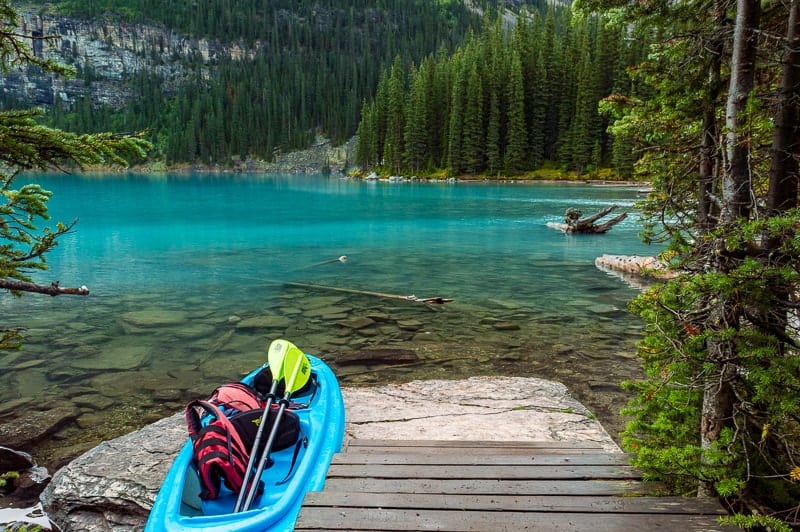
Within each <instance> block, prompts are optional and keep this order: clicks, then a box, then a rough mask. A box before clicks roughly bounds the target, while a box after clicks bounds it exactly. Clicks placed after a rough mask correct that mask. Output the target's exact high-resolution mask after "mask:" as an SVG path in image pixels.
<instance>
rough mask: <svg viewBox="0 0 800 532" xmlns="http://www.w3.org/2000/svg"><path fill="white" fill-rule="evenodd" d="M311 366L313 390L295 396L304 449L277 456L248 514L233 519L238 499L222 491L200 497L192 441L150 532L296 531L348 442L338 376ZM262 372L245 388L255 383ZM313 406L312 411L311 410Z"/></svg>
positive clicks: (318, 364) (161, 497) (160, 498)
mask: <svg viewBox="0 0 800 532" xmlns="http://www.w3.org/2000/svg"><path fill="white" fill-rule="evenodd" d="M307 356H308V360H309V362H310V364H311V382H312V386H309V387H307V388H305V389H303V390H301V391H299V392H297V394H296V395H295V394H293V395H292V396H291V400H292V403H299V404H300V405H301V407H300V408H297V409H293V410H292V411H293V412H294V413H295V414H297V416H298V417H299V418H300V428H301V432H302V436H301V437H303V438H305V439H306V440H307V442H306V441H305V440H304V444H303V445H296V446H291V447H289V448H286V449H283V450H280V451H273V452H271V453H270V455H269V457H270V463H271V465H270V466H269V467H267V468H265V469H264V471H263V473H262V475H261V480H262V481H263V483H264V484H263V485H264V490H263V492H262V493H261V494H259V495H257V496H256V497H255V499H254V500H253V503H252V505H251V507H250V509H249V510H248V511H245V512H240V513H231V512H232V511H233V506H234V504H235V503H236V499H237V495H238V494H237V493H234V492H233V491H230V490H228V489H227V488H225V487H224V486H223V487H222V488H221V492H220V494H219V496H218V497H217V498H216V499H214V500H204V499H201V498H200V497H199V493H200V483H199V478H198V476H197V472H196V471H195V468H194V466H193V465H192V442H191V441H187V442H186V444H185V445H184V446H183V447H182V448H181V451H180V452H179V453H178V456H177V457H176V458H175V461H174V462H173V464H172V467H171V468H170V470H169V472H168V473H167V476H166V478H165V479H164V483H163V484H162V485H161V489H160V490H159V492H158V495H157V496H156V500H155V503H154V504H153V509H152V510H151V511H150V516H149V517H148V519H147V524H146V525H145V532H164V531H169V532H173V531H175V532H179V531H199V530H202V531H207V532H211V531H219V532H223V531H225V532H228V531H236V530H241V531H244V530H253V531H256V530H257V531H283V530H286V531H291V530H293V529H294V523H295V520H296V519H297V514H298V513H299V512H300V507H301V506H302V503H303V498H304V497H305V494H306V492H308V491H320V490H321V489H322V486H323V484H324V482H325V477H326V475H327V472H328V466H329V465H330V463H331V459H332V458H333V455H334V454H335V453H337V452H339V451H340V450H341V448H342V441H343V439H344V420H345V413H344V400H343V399H342V393H341V390H340V389H339V383H338V381H337V379H336V376H335V375H334V373H333V371H331V369H330V368H329V367H328V366H327V365H326V364H325V363H324V362H323V361H322V360H320V359H319V358H316V357H314V356H311V355H307ZM261 369H262V368H258V369H256V370H255V371H253V372H252V373H250V374H249V375H247V376H246V377H245V378H244V379H242V382H245V383H247V384H251V385H252V383H253V379H254V377H255V375H256V374H257V373H258V372H259V371H260V370H261ZM306 405H307V406H306Z"/></svg>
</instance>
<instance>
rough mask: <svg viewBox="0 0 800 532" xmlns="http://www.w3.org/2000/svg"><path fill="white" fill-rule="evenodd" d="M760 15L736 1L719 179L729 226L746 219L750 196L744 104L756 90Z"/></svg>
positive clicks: (753, 0)
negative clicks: (723, 163) (724, 159)
mask: <svg viewBox="0 0 800 532" xmlns="http://www.w3.org/2000/svg"><path fill="white" fill-rule="evenodd" d="M760 15H761V8H760V3H759V0H737V2H736V26H735V28H734V32H733V53H732V57H731V81H730V87H729V89H728V104H727V106H726V110H725V126H726V129H727V131H728V133H727V136H726V139H725V142H726V152H727V159H728V160H727V165H726V172H725V173H724V175H723V178H722V221H723V223H727V222H731V221H733V220H735V219H736V218H739V217H745V218H747V217H749V215H750V211H751V209H752V199H751V198H752V194H751V182H750V165H749V151H750V150H749V148H750V146H749V140H750V139H749V136H748V135H747V131H746V129H747V128H746V126H747V120H746V118H747V103H748V99H749V98H750V94H751V93H752V91H753V88H754V86H755V66H756V52H757V51H758V24H759V19H760Z"/></svg>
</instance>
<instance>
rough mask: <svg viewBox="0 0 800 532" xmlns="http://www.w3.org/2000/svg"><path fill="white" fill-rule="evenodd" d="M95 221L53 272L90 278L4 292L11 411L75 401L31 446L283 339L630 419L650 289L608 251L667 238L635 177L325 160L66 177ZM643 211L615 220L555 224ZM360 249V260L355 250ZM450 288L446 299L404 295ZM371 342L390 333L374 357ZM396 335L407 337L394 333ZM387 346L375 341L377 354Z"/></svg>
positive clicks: (254, 358) (643, 250) (92, 433)
mask: <svg viewBox="0 0 800 532" xmlns="http://www.w3.org/2000/svg"><path fill="white" fill-rule="evenodd" d="M36 181H37V182H39V183H41V184H42V185H43V186H44V187H45V188H47V189H49V190H52V191H53V192H54V194H55V195H54V197H53V199H52V201H51V204H50V212H51V214H52V216H53V220H54V221H55V220H63V221H70V220H72V219H73V218H75V217H78V218H79V220H80V221H79V223H78V225H77V227H76V231H75V232H74V233H72V234H69V235H67V236H66V237H65V238H64V239H63V240H62V243H61V245H60V246H59V247H58V248H57V249H56V250H55V251H54V252H53V253H52V254H51V255H50V256H49V259H48V262H49V263H50V266H51V269H50V270H49V271H48V272H43V273H37V274H36V280H37V282H40V283H49V282H51V281H55V280H58V281H60V283H61V285H62V286H80V285H86V286H88V287H89V288H90V290H91V291H92V292H91V295H89V296H88V297H71V296H62V297H57V298H50V297H46V296H38V295H34V294H26V295H25V296H24V297H23V298H22V299H16V298H13V297H11V296H10V294H7V293H3V294H0V312H2V315H3V317H4V319H3V325H4V326H10V327H17V326H19V327H25V328H26V331H25V335H26V341H25V345H24V348H23V349H22V350H21V351H18V352H12V353H3V354H0V405H2V406H0V423H3V424H5V423H18V422H19V418H20V417H25V416H30V415H31V414H32V413H35V412H37V411H40V410H47V409H59V415H60V416H62V417H59V418H58V419H62V420H63V421H64V423H63V424H62V426H58V427H55V432H54V433H52V434H47V435H41V437H40V438H38V440H39V442H38V443H37V444H36V445H31V446H30V447H29V448H28V449H27V450H28V451H30V452H32V453H33V454H34V456H35V458H36V459H37V460H38V461H39V462H40V463H43V464H45V465H48V466H50V467H56V466H57V465H59V464H62V463H64V461H66V460H68V459H71V458H72V457H74V456H75V455H77V454H79V453H80V452H83V451H84V450H86V449H88V448H90V447H92V446H94V445H96V444H97V443H98V442H99V441H101V440H104V439H109V438H112V437H115V436H118V435H121V434H123V433H126V432H129V431H131V430H134V429H136V428H139V427H141V426H143V425H145V424H147V423H149V422H152V421H154V420H156V419H159V418H161V417H164V416H166V415H170V414H172V413H175V412H176V411H179V410H181V409H182V408H183V405H184V404H185V402H186V401H187V400H188V399H190V398H193V397H197V396H204V395H207V394H208V393H209V392H210V391H211V390H212V389H213V388H214V387H215V386H217V385H218V384H220V383H222V382H224V381H227V380H233V379H236V378H238V377H239V376H240V375H241V374H243V373H244V372H246V371H249V370H250V369H252V368H254V367H256V366H257V365H260V364H262V363H263V362H264V361H265V353H266V346H267V345H268V344H269V342H270V341H271V340H273V339H274V338H279V337H282V338H286V339H289V340H291V341H292V342H294V343H295V344H297V345H298V346H299V347H301V348H302V349H303V350H305V351H306V352H308V353H313V354H316V355H318V356H320V357H322V358H324V359H326V360H327V361H329V362H330V363H331V366H332V367H333V368H334V370H335V371H336V373H337V375H338V376H339V377H340V379H341V381H342V383H343V384H345V385H356V384H378V383H387V382H398V381H407V380H412V379H434V378H435V379H448V378H461V377H467V376H470V375H515V376H537V377H543V378H549V379H554V380H559V381H561V382H563V383H564V384H566V385H567V386H568V387H569V388H570V390H571V391H572V393H573V395H574V396H575V397H576V398H577V399H579V400H580V401H581V402H583V403H584V404H585V405H586V406H587V407H589V408H590V409H591V410H592V411H593V412H595V413H596V414H597V416H598V418H599V419H600V421H601V422H603V424H604V425H605V426H606V428H608V429H609V432H611V433H612V436H615V437H616V432H617V431H618V430H620V429H621V428H622V423H623V420H622V419H621V418H620V416H619V415H618V411H619V408H620V407H622V406H623V405H624V403H625V400H626V398H627V395H626V393H625V392H623V391H622V389H621V388H620V387H619V383H620V382H621V381H622V380H624V379H628V378H631V377H638V376H640V374H641V369H640V365H639V363H638V361H637V360H636V358H635V356H634V347H635V342H636V341H637V340H638V339H639V338H640V335H641V323H640V321H639V320H638V318H637V317H636V316H631V315H629V314H628V313H627V312H626V310H625V309H626V305H627V303H628V301H630V300H631V299H632V298H633V297H635V295H636V294H637V291H636V290H635V289H634V288H631V287H629V286H628V285H626V284H625V283H624V282H622V281H621V280H620V279H618V278H616V277H613V276H610V275H608V274H606V273H604V272H602V271H600V270H598V269H597V268H596V267H595V266H594V259H595V257H597V256H599V255H602V254H604V253H610V254H626V255H632V254H639V255H643V254H648V255H649V254H653V253H655V252H656V251H657V250H654V249H653V248H650V247H647V246H644V245H643V244H641V243H640V242H639V240H638V236H637V232H638V231H639V225H638V220H637V217H636V216H635V214H634V212H633V203H634V202H635V200H636V199H637V190H636V189H635V188H634V187H627V188H626V187H598V186H582V185H581V186H579V185H552V184H535V185H532V184H496V183H495V184H487V183H455V184H445V183H364V182H358V181H350V180H343V179H337V178H326V177H323V176H224V177H219V176H214V177H211V176H135V175H109V176H102V177H97V176H93V177H81V176H47V177H42V178H37V179H36ZM610 204H617V205H619V206H620V210H623V209H624V210H627V211H629V212H631V216H629V217H628V218H627V219H626V220H625V221H624V222H622V223H621V224H619V225H617V226H615V227H614V229H612V230H611V231H610V232H609V233H607V234H605V235H564V234H562V233H560V232H558V231H555V230H553V229H549V228H547V227H546V226H545V224H546V223H547V222H549V221H561V219H562V218H563V215H564V211H565V210H566V209H567V208H568V207H577V208H579V209H581V210H583V212H584V213H585V214H587V215H588V214H592V213H594V212H596V211H598V210H600V209H602V208H604V207H606V206H608V205H610ZM341 256H346V257H347V260H345V261H340V260H336V259H338V258H339V257H341ZM409 295H414V296H416V297H419V298H426V297H443V298H448V299H452V301H451V302H448V303H446V304H425V303H421V302H415V301H410V300H408V299H405V297H406V296H409ZM374 350H381V351H379V352H378V353H377V354H376V353H375V352H374ZM389 350H392V351H389ZM370 353H371V356H373V357H374V356H378V358H379V360H378V361H375V360H372V361H370V360H369V359H366V360H364V359H363V358H360V357H362V356H366V355H367V354H370Z"/></svg>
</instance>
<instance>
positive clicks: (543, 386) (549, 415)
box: [0, 377, 621, 532]
mask: <svg viewBox="0 0 800 532" xmlns="http://www.w3.org/2000/svg"><path fill="white" fill-rule="evenodd" d="M342 392H343V395H344V398H345V405H346V409H347V425H346V436H345V437H346V438H368V439H373V438H378V439H389V440H391V439H424V440H495V441H497V440H499V441H511V440H517V441H564V442H586V441H591V442H595V443H597V444H598V445H600V446H602V447H603V448H604V449H606V450H607V451H609V452H621V451H620V449H619V447H618V446H617V445H616V444H615V443H614V440H613V439H612V438H611V436H610V435H609V434H608V432H607V431H606V430H605V428H604V427H603V426H602V425H601V424H600V423H599V422H598V421H597V420H596V419H595V417H594V416H593V415H592V414H591V412H589V411H588V410H587V409H586V408H585V407H584V406H583V405H582V404H581V403H580V402H578V401H577V400H575V399H574V398H572V396H571V395H570V393H569V391H568V390H567V388H566V387H565V386H564V385H563V384H561V383H558V382H553V381H547V380H544V379H537V378H527V377H471V378H469V379H463V380H453V381H443V380H429V381H412V382H409V383H405V384H392V385H385V386H378V387H368V388H367V387H347V388H343V390H342ZM186 437H187V433H186V427H185V424H184V420H183V413H182V412H178V413H176V414H175V415H173V416H171V417H168V418H165V419H162V420H160V421H157V422H156V423H153V424H151V425H148V426H146V427H144V428H142V429H141V430H138V431H136V432H133V433H131V434H127V435H125V436H121V437H119V438H116V439H113V440H110V441H107V442H104V443H102V444H101V445H99V446H97V447H95V448H93V449H91V450H90V451H88V452H86V453H84V454H83V455H81V456H80V457H78V458H77V459H75V460H73V461H72V462H70V463H69V464H68V465H67V466H65V467H63V468H61V469H59V470H58V471H57V472H56V473H55V474H54V475H53V478H52V480H51V481H50V482H49V484H48V485H47V487H46V488H45V489H44V491H43V492H42V494H41V496H40V499H41V503H40V504H38V505H36V506H35V507H34V508H29V509H27V510H22V509H19V510H17V511H16V512H14V513H13V514H6V515H7V516H8V515H13V516H15V518H18V519H22V518H24V516H25V514H31V516H32V517H31V518H30V519H31V520H29V521H28V522H31V523H32V522H33V521H32V519H37V520H38V521H36V523H39V524H41V520H42V514H43V513H44V514H46V516H47V517H48V518H49V519H50V520H51V521H52V522H53V523H54V525H55V526H54V527H53V528H52V529H56V530H62V531H65V532H67V531H78V530H100V531H115V532H120V531H138V530H142V528H143V527H144V523H145V521H146V520H147V515H148V513H149V510H150V508H151V506H152V504H153V501H154V500H155V496H156V493H157V492H158V489H159V487H160V485H161V481H162V480H163V478H164V476H165V475H166V472H167V470H168V469H169V466H170V465H171V463H172V460H173V459H174V457H175V455H176V454H177V452H178V450H179V449H180V447H181V446H182V445H183V444H184V442H185V441H186ZM2 519H3V514H0V522H2ZM26 520H27V519H26ZM5 524H6V525H8V523H5ZM56 527H57V528H56Z"/></svg>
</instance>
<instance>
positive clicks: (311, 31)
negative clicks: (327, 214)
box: [2, 0, 536, 165]
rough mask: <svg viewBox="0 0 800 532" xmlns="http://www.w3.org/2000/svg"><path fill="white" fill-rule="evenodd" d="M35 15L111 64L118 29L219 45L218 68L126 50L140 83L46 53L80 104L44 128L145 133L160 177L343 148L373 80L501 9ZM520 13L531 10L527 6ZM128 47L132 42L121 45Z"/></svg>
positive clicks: (359, 2)
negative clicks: (185, 167)
mask: <svg viewBox="0 0 800 532" xmlns="http://www.w3.org/2000/svg"><path fill="white" fill-rule="evenodd" d="M35 4H36V5H35V6H34V8H33V10H35V11H36V12H37V13H38V14H37V15H35V16H41V17H43V18H44V17H61V18H65V17H66V18H68V19H69V20H68V21H67V23H65V24H66V25H62V26H63V27H67V28H75V27H78V26H79V25H80V24H79V23H78V22H76V21H84V22H85V21H91V22H92V23H93V24H97V26H95V27H94V29H91V30H90V31H91V32H93V34H94V35H93V38H95V39H97V40H99V41H100V42H101V47H105V48H106V49H107V50H106V51H109V52H110V53H112V54H113V53H114V52H115V47H118V46H121V45H125V44H128V45H130V43H121V42H117V40H116V39H115V32H116V31H117V30H119V32H120V33H122V29H123V26H125V25H141V26H149V27H154V28H156V29H159V28H160V29H161V30H163V31H164V32H165V37H164V38H163V41H164V42H166V41H167V39H170V38H171V39H174V35H173V34H175V33H177V34H179V35H183V36H185V37H186V39H189V38H191V39H200V40H202V41H199V42H202V43H206V42H207V43H211V44H207V45H206V46H207V47H208V48H211V46H212V44H213V43H225V44H226V48H225V50H227V51H228V53H226V54H208V53H203V50H201V49H200V47H198V49H197V50H196V51H195V52H194V53H192V52H191V50H190V51H189V52H188V53H181V54H178V53H174V52H173V53H172V55H170V56H167V57H165V54H164V51H165V50H164V49H163V47H164V46H165V45H162V47H161V48H162V49H159V47H158V46H155V47H152V48H151V49H149V50H144V49H142V47H141V43H134V44H133V46H134V47H135V53H136V55H137V61H138V63H137V66H136V68H135V71H134V70H133V69H129V68H128V66H127V65H123V68H122V69H121V71H117V72H113V73H111V74H109V73H104V72H106V71H107V70H109V69H108V68H107V67H108V66H107V65H102V64H97V63H96V62H93V57H90V56H89V54H87V53H85V52H83V51H82V50H81V49H80V47H77V46H76V45H75V42H74V41H73V42H72V43H71V44H70V45H69V46H65V45H64V44H63V43H62V44H61V46H60V47H59V46H53V49H55V50H57V51H58V53H59V54H60V58H61V59H62V60H63V61H64V62H66V63H68V64H72V65H74V66H75V68H76V71H77V74H78V79H79V80H80V81H82V82H83V85H84V86H85V87H87V90H85V92H84V94H82V95H80V96H79V97H76V98H69V97H63V94H62V95H61V97H53V98H52V103H50V104H49V105H47V115H46V120H47V123H48V124H49V125H53V126H56V127H59V128H64V129H67V130H75V131H78V130H80V131H103V130H111V131H118V132H131V131H139V130H143V129H144V130H147V131H149V135H150V139H151V140H152V142H153V143H154V145H155V146H156V153H155V155H156V156H160V157H163V158H164V159H165V160H166V162H167V163H168V164H174V163H183V162H190V163H200V164H223V165H224V164H230V163H231V162H232V161H235V160H240V159H244V158H257V159H267V160H269V159H271V158H272V157H273V155H274V154H275V153H278V152H281V151H287V150H292V149H297V148H302V147H304V146H307V145H308V144H309V143H310V142H311V141H312V140H313V139H314V138H315V136H316V134H319V133H321V134H323V135H325V136H327V137H329V138H331V139H333V141H334V142H335V143H341V142H344V141H345V140H347V139H349V138H350V137H351V136H352V135H353V134H354V133H355V132H356V129H357V126H358V122H359V119H360V112H361V107H362V104H363V102H364V101H365V100H370V99H372V97H373V95H374V93H375V90H376V87H377V86H378V80H379V77H380V75H381V73H382V72H383V71H384V70H385V69H386V68H388V67H389V65H391V64H392V62H393V61H395V60H396V59H397V60H399V61H400V63H401V64H403V65H411V64H418V63H419V62H420V61H421V60H422V59H423V58H424V57H427V56H429V55H431V54H434V53H436V54H440V55H441V56H447V55H449V54H450V53H451V52H452V51H453V50H454V49H455V48H456V46H458V45H459V44H460V43H462V42H463V41H464V39H465V37H466V35H467V34H468V33H469V32H470V30H472V31H476V32H479V31H480V27H481V23H482V22H481V21H482V16H481V14H482V13H484V12H485V10H486V9H490V8H492V7H498V6H499V5H503V6H505V4H506V2H498V1H497V0H495V1H491V2H471V3H470V7H469V8H468V7H467V6H466V5H465V4H464V3H463V2H461V1H457V0H453V1H443V0H442V1H435V2H434V1H428V0H378V1H376V0H338V1H333V0H327V1H326V0H316V1H311V0H291V1H289V0H283V1H280V0H278V1H275V0H236V1H231V0H201V1H198V2H192V3H187V2H178V1H174V0H165V1H156V0H93V1H84V0H62V1H56V2H46V3H45V2H35ZM512 4H514V5H515V6H518V5H522V4H524V2H520V1H516V2H513V3H512ZM528 4H533V5H531V8H532V9H536V5H535V4H536V2H528ZM103 23H104V24H106V25H105V26H101V25H100V24H103ZM109 26H111V31H110V30H109ZM115 26H117V27H115ZM135 39H136V34H135V33H134V34H133V37H132V38H130V39H129V40H135ZM120 53H121V52H120ZM165 63H172V64H168V65H165ZM142 65H145V66H142ZM116 77H119V78H120V79H115V78H116ZM110 83H111V84H117V83H118V84H119V85H120V86H123V87H124V89H120V90H124V91H125V92H124V95H125V96H124V98H123V99H124V101H125V104H124V105H122V106H120V105H119V104H118V103H115V102H114V98H113V97H109V96H108V95H107V90H106V89H104V91H105V92H104V94H106V96H105V97H104V98H97V96H96V94H95V93H96V91H92V90H90V89H91V88H92V87H94V86H101V85H103V84H106V85H108V84H110ZM53 92H57V91H56V90H54V91H53ZM3 98H4V101H3V102H2V103H3V105H4V106H5V107H8V106H11V105H16V104H19V103H32V102H19V101H18V100H17V99H16V97H15V98H10V97H8V96H6V95H5V93H4V96H3ZM33 103H46V104H47V103H49V102H47V101H45V102H33Z"/></svg>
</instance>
